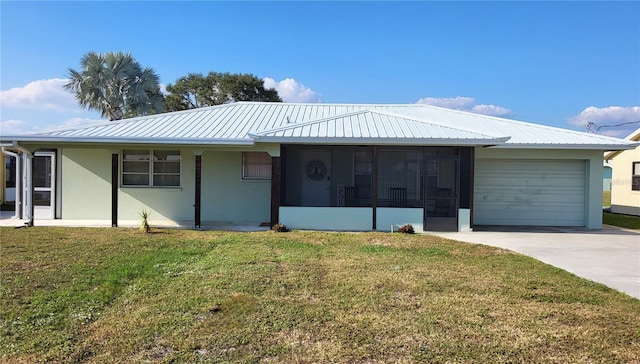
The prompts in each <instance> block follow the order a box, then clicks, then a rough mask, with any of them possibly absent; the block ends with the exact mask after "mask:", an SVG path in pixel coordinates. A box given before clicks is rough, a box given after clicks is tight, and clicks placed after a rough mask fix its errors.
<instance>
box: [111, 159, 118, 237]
mask: <svg viewBox="0 0 640 364" xmlns="http://www.w3.org/2000/svg"><path fill="white" fill-rule="evenodd" d="M111 227H118V153H112V154H111Z"/></svg>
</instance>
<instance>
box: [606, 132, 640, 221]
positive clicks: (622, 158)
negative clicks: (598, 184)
mask: <svg viewBox="0 0 640 364" xmlns="http://www.w3.org/2000/svg"><path fill="white" fill-rule="evenodd" d="M626 140H628V141H631V142H638V141H640V128H639V129H637V130H636V131H634V132H633V133H631V134H629V136H627V137H626ZM605 159H606V160H607V161H608V162H609V164H610V165H611V166H612V167H613V174H612V177H611V212H614V213H619V214H629V215H638V216H640V146H638V147H636V148H635V149H630V150H620V151H614V152H610V153H607V154H606V155H605Z"/></svg>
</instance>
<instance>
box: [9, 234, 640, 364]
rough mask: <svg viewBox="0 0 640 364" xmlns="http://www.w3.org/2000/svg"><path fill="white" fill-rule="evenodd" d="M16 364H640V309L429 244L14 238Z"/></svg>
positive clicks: (556, 273)
mask: <svg viewBox="0 0 640 364" xmlns="http://www.w3.org/2000/svg"><path fill="white" fill-rule="evenodd" d="M0 243H1V251H0V274H1V276H0V277H1V279H2V282H1V284H0V307H1V308H2V309H1V310H0V329H1V331H0V361H3V362H38V361H58V362H62V361H64V362H76V361H82V362H100V363H102V362H142V361H151V362H157V361H164V362H170V361H176V362H260V361H263V362H286V363H290V362H299V363H304V362H342V363H347V362H348V363H353V362H404V363H410V362H429V363H439V362H456V363H464V362H468V363H471V362H474V363H476V362H478V363H487V362H524V363H527V362H536V363H545V362H548V363H552V362H553V363H557V362H571V363H591V362H610V363H629V362H638V361H640V316H639V315H638V312H640V300H637V299H634V298H631V297H629V296H627V295H624V294H622V293H619V292H617V291H614V290H612V289H609V288H607V287H605V286H603V285H601V284H597V283H593V282H590V281H587V280H584V279H581V278H578V277H576V276H574V275H571V274H569V273H567V272H565V271H562V270H560V269H557V268H554V267H551V266H549V265H545V264H543V263H541V262H538V261H536V260H534V259H531V258H528V257H525V256H522V255H518V254H512V253H509V252H507V251H505V250H500V249H497V248H491V247H487V246H481V245H472V244H466V243H459V242H455V241H450V240H446V239H442V238H437V237H432V236H424V235H404V234H388V233H320V232H290V233H274V232H260V233H234V232H213V231H208V232H198V231H186V230H156V231H155V233H153V234H149V235H143V234H141V233H139V232H138V231H137V230H134V229H117V228H103V229H88V228H45V227H34V228H22V229H10V228H2V229H0Z"/></svg>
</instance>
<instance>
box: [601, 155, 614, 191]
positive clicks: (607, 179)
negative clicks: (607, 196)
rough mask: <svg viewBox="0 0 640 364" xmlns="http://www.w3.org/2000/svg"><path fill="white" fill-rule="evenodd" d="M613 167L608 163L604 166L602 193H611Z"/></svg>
mask: <svg viewBox="0 0 640 364" xmlns="http://www.w3.org/2000/svg"><path fill="white" fill-rule="evenodd" d="M612 174H613V172H612V170H611V166H610V165H608V164H607V162H606V161H604V163H603V164H602V191H603V192H604V191H611V176H612Z"/></svg>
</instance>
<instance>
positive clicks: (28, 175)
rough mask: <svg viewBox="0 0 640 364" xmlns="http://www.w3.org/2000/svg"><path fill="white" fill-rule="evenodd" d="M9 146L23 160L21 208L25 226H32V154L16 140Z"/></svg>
mask: <svg viewBox="0 0 640 364" xmlns="http://www.w3.org/2000/svg"><path fill="white" fill-rule="evenodd" d="M9 148H11V149H15V150H17V151H19V152H21V153H22V157H23V161H24V168H23V173H22V180H23V185H22V188H23V193H24V196H23V201H24V204H23V209H22V210H23V217H24V219H25V220H26V221H25V222H24V224H25V226H33V154H32V153H31V152H30V151H29V150H27V149H25V148H24V147H21V146H19V145H18V143H17V142H13V143H12V145H11V146H9ZM5 149H6V148H5V147H3V148H2V150H3V151H4V150H5ZM17 193H18V191H16V195H17Z"/></svg>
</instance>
